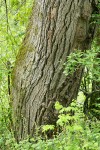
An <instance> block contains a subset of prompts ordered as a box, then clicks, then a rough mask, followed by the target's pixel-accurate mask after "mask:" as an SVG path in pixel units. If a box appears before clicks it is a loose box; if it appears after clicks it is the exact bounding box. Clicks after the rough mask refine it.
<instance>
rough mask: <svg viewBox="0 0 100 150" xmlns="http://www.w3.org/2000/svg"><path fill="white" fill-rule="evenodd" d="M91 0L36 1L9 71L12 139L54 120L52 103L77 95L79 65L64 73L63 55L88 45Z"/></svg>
mask: <svg viewBox="0 0 100 150" xmlns="http://www.w3.org/2000/svg"><path fill="white" fill-rule="evenodd" d="M95 5H96V3H95V2H94V0H46V1H45V0H35V2H34V7H33V10H32V15H31V17H30V21H29V25H28V28H27V31H26V36H25V38H24V40H23V43H22V46H21V49H20V50H19V53H18V56H17V60H16V63H15V67H14V70H13V75H12V99H13V120H14V130H15V132H16V138H17V139H18V140H21V139H24V138H25V137H26V136H27V135H33V134H34V131H35V127H37V126H39V125H43V124H53V123H55V121H56V114H55V110H54V104H55V101H60V102H61V103H62V104H63V105H64V106H68V104H69V103H71V101H72V99H73V98H75V97H76V95H77V92H78V89H79V85H80V81H81V77H82V72H83V69H82V68H81V67H80V68H79V69H78V70H77V71H76V72H75V73H74V74H73V75H72V76H67V77H66V76H65V75H64V74H63V70H64V66H63V64H64V62H65V61H66V60H67V56H69V54H70V53H71V52H73V51H75V50H77V49H80V50H82V51H84V50H85V49H87V48H89V46H90V44H91V39H92V37H93V30H94V29H92V28H91V26H90V22H91V15H92V13H93V11H94V9H95Z"/></svg>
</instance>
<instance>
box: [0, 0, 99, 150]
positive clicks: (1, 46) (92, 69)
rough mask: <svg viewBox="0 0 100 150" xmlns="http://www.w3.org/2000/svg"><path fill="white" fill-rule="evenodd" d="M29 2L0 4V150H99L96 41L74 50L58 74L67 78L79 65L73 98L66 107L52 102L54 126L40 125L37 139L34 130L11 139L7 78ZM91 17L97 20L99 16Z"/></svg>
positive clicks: (8, 80) (9, 74) (22, 29)
mask: <svg viewBox="0 0 100 150" xmlns="http://www.w3.org/2000/svg"><path fill="white" fill-rule="evenodd" d="M31 3H32V2H31V0H28V1H26V0H11V1H4V0H1V1H0V8H1V9H0V14H1V15H0V150H6V149H7V150H99V149H100V45H98V42H97V39H95V40H94V42H93V44H92V48H91V50H86V52H85V53H82V52H81V51H80V50H77V52H75V53H72V54H70V56H69V57H68V58H66V59H67V62H66V63H65V64H64V72H62V73H64V74H65V75H71V74H72V73H73V72H74V71H75V70H77V69H78V68H79V67H80V66H82V67H83V68H84V74H83V79H82V82H81V86H80V90H79V92H78V96H77V99H75V100H73V102H72V103H71V104H70V106H69V107H63V106H62V105H61V104H60V103H59V102H56V103H55V109H56V111H57V112H58V114H59V115H58V120H57V122H56V126H55V125H45V126H42V127H41V128H42V132H43V135H44V136H40V135H39V132H38V131H39V129H37V132H36V134H35V135H34V137H27V139H25V140H23V141H20V142H19V143H17V142H16V140H15V138H14V132H13V129H12V117H11V102H10V96H9V93H10V90H11V89H10V86H11V80H10V78H11V71H12V69H13V66H14V62H15V59H16V55H17V51H18V49H19V48H20V45H21V42H22V39H23V37H24V35H25V28H26V26H27V23H28V17H29V16H30V12H31V6H32V4H31ZM99 7H100V6H99ZM93 17H96V18H99V17H100V15H99V16H98V15H95V16H93ZM95 23H97V24H100V20H99V19H97V22H95ZM99 32H100V31H99ZM99 41H100V39H99ZM99 44H100V43H99ZM94 85H96V86H95V87H94ZM50 131H51V132H52V133H53V134H52V138H51V139H48V137H47V134H46V133H47V132H50Z"/></svg>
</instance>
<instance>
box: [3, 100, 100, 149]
mask: <svg viewBox="0 0 100 150" xmlns="http://www.w3.org/2000/svg"><path fill="white" fill-rule="evenodd" d="M55 109H56V110H57V111H58V112H59V115H58V120H57V123H56V128H58V129H59V128H60V130H61V132H60V133H57V134H56V135H53V137H52V139H47V137H46V134H45V133H46V132H47V131H49V130H52V131H53V130H55V126H53V125H46V126H43V127H42V129H43V130H42V131H43V132H44V135H45V136H44V138H43V137H41V136H38V135H37V136H34V138H31V139H29V138H27V139H26V140H23V141H20V142H19V144H18V143H17V142H16V141H15V139H14V136H13V133H12V132H10V131H9V130H8V129H7V126H6V124H5V126H4V124H3V125H2V126H1V130H2V134H0V148H1V149H2V150H5V149H8V150H99V148H100V129H99V127H100V121H98V120H97V119H96V118H91V119H88V118H87V117H86V116H85V115H84V114H83V110H82V109H83V107H82V103H79V102H78V101H73V102H72V103H71V105H70V106H69V107H67V108H65V107H63V106H62V105H61V104H60V103H59V102H56V104H55ZM0 122H1V121H0ZM8 122H9V121H8ZM1 130H0V132H1Z"/></svg>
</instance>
